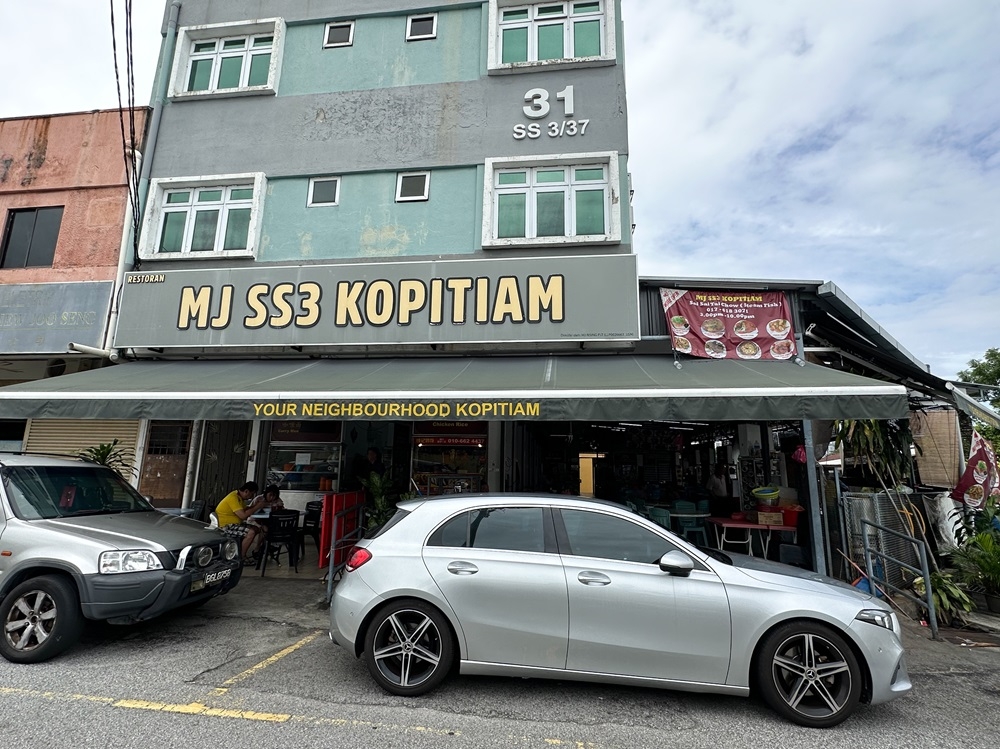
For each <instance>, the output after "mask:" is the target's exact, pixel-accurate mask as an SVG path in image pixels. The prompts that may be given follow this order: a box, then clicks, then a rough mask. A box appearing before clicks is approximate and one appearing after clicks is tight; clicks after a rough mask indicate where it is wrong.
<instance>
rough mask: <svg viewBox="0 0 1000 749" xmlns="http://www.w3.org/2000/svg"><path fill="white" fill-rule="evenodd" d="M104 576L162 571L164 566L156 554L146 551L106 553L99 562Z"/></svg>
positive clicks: (99, 567) (102, 554) (103, 553)
mask: <svg viewBox="0 0 1000 749" xmlns="http://www.w3.org/2000/svg"><path fill="white" fill-rule="evenodd" d="M98 569H99V570H100V572H101V574H102V575H118V574H121V573H123V572H148V571H150V570H162V569H163V565H162V564H160V560H159V559H157V558H156V554H154V553H153V552H151V551H146V550H145V549H137V550H134V551H105V552H102V553H101V556H100V559H99V560H98Z"/></svg>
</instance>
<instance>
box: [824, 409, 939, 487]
mask: <svg viewBox="0 0 1000 749" xmlns="http://www.w3.org/2000/svg"><path fill="white" fill-rule="evenodd" d="M834 433H835V438H834V440H835V442H834V444H835V446H836V448H837V449H838V450H840V451H841V454H842V455H844V458H845V465H846V459H847V458H848V457H851V458H854V459H855V460H856V461H858V462H860V463H861V465H862V466H864V467H865V468H866V469H867V470H868V471H869V472H870V473H871V474H872V475H873V476H874V477H876V478H877V479H879V480H880V481H881V482H882V483H883V484H885V485H888V486H892V487H895V486H897V485H898V484H899V483H901V482H902V481H903V480H904V479H905V478H906V477H908V476H909V475H910V450H911V449H912V447H913V444H914V443H913V435H912V434H911V433H910V423H909V420H907V419H849V420H846V421H838V422H837V423H836V425H835V427H834ZM845 447H846V452H845ZM917 450H918V451H919V450H920V448H919V446H917Z"/></svg>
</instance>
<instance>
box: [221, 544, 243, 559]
mask: <svg viewBox="0 0 1000 749" xmlns="http://www.w3.org/2000/svg"><path fill="white" fill-rule="evenodd" d="M239 553H240V547H239V544H237V543H236V542H235V541H233V540H232V539H230V540H228V541H226V542H225V543H224V544H222V558H223V559H225V560H226V561H227V562H231V561H233V560H234V559H236V555H237V554H239Z"/></svg>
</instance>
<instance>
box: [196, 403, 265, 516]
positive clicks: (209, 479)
mask: <svg viewBox="0 0 1000 749" xmlns="http://www.w3.org/2000/svg"><path fill="white" fill-rule="evenodd" d="M250 426H251V425H250V422H247V421H206V422H205V430H204V437H203V440H202V448H201V467H200V469H199V470H198V485H197V491H196V492H195V499H196V500H198V499H201V500H204V501H205V503H206V505H207V506H208V507H209V509H213V510H214V509H215V506H216V505H217V504H218V503H219V502H220V501H221V500H222V498H223V497H224V496H226V495H227V494H229V492H231V491H232V490H233V489H235V488H236V487H238V486H240V485H242V484H243V483H244V482H245V481H246V476H247V456H248V455H249V453H250Z"/></svg>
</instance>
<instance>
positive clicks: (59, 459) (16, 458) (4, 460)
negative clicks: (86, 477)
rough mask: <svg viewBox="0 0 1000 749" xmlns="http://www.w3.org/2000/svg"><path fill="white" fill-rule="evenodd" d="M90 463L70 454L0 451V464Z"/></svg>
mask: <svg viewBox="0 0 1000 749" xmlns="http://www.w3.org/2000/svg"><path fill="white" fill-rule="evenodd" d="M81 463H82V464H85V465H96V464H90V463H89V461H85V460H84V459H83V458H75V457H73V456H72V455H49V454H47V453H3V452H0V465H3V466H77V467H79V466H80V464H81Z"/></svg>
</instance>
